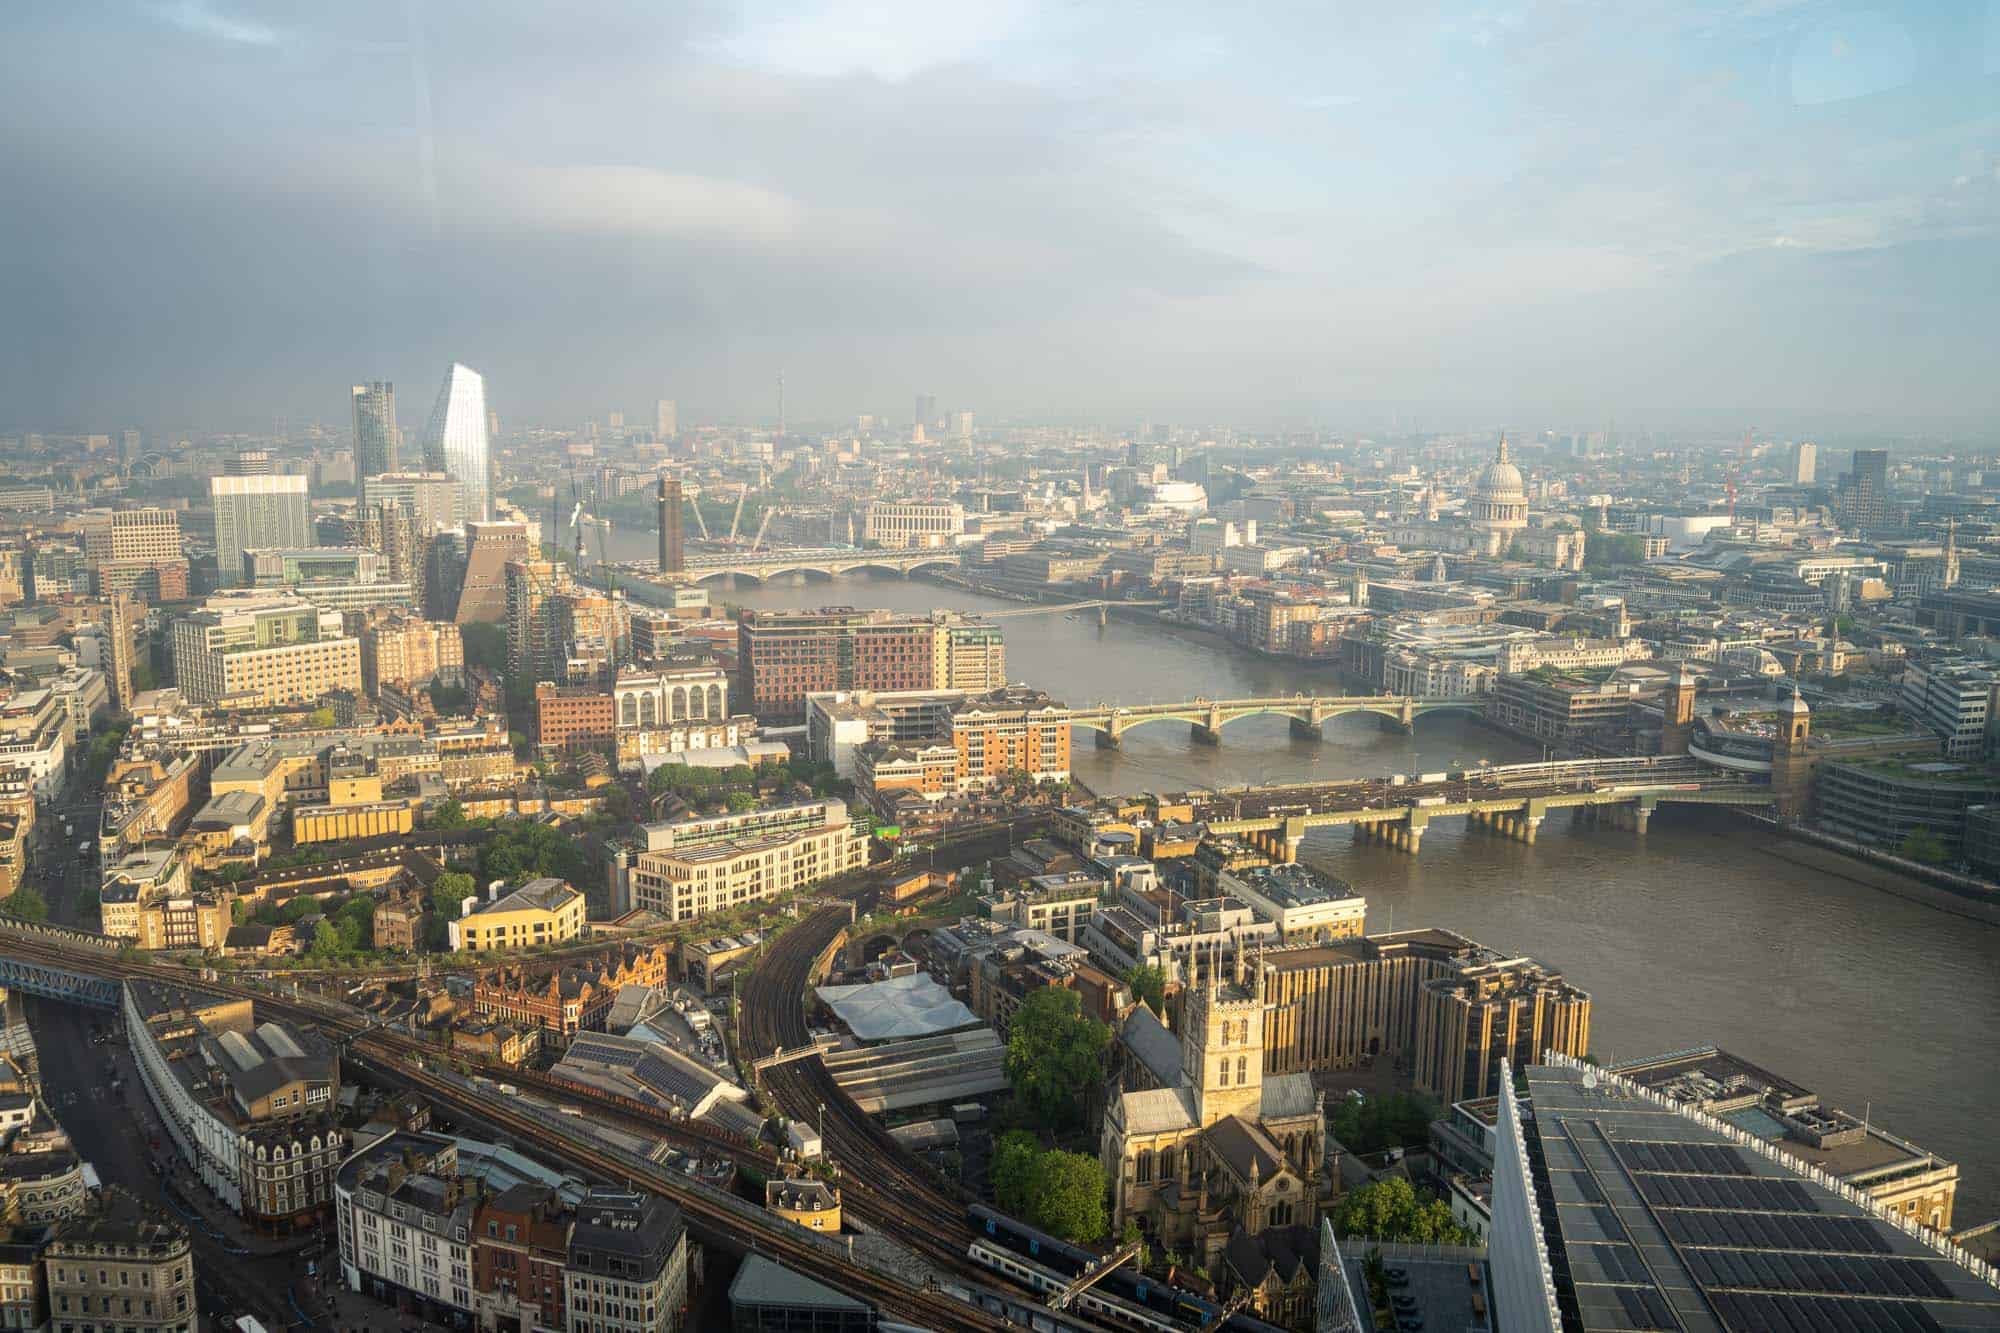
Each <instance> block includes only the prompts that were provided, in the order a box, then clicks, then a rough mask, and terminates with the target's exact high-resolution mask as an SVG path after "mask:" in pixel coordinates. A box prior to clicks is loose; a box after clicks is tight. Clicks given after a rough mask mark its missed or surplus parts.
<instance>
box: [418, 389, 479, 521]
mask: <svg viewBox="0 0 2000 1333" xmlns="http://www.w3.org/2000/svg"><path fill="white" fill-rule="evenodd" d="M489 443H490V442H489V441H488V439H487V433H486V379H485V377H484V376H482V375H481V374H480V373H479V372H478V371H476V370H473V369H471V368H470V367H468V366H462V365H460V364H458V363H457V362H456V361H454V362H452V365H451V369H450V370H449V371H447V372H446V373H445V377H444V387H443V388H442V389H440V390H438V396H437V405H436V406H434V407H432V408H431V420H430V425H429V427H428V428H426V429H425V431H424V467H425V469H426V470H428V471H431V472H445V473H449V474H450V475H451V477H452V479H453V480H454V481H456V482H457V483H458V485H459V493H460V495H461V497H462V498H463V500H464V502H465V518H466V521H467V522H471V523H483V522H485V521H486V520H487V519H488V518H489V517H491V513H490V507H489V504H488V493H489V490H490V487H491V485H492V481H491V474H490V471H489V469H490V467H491V462H490V457H491V454H490V449H489Z"/></svg>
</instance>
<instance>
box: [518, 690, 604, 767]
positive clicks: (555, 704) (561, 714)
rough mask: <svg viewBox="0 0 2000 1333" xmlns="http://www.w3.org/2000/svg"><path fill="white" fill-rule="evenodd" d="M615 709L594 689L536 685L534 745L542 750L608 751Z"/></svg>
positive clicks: (601, 691) (600, 692) (602, 692)
mask: <svg viewBox="0 0 2000 1333" xmlns="http://www.w3.org/2000/svg"><path fill="white" fill-rule="evenodd" d="M616 716H617V705H616V702H615V701H614V700H613V698H612V697H611V695H609V694H607V693H605V692H604V691H603V690H601V689H599V688H598V687H597V686H595V685H553V684H550V683H549V682H548V681H539V682H537V683H536V685H535V744H536V745H537V746H539V747H540V748H542V749H544V750H607V751H608V750H610V749H611V747H612V743H613V739H614V737H613V719H614V718H615V717H616Z"/></svg>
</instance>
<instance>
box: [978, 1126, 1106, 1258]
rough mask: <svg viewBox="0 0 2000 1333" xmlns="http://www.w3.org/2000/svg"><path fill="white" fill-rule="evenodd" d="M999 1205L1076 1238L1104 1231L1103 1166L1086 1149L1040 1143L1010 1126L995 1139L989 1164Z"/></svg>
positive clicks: (1086, 1239)
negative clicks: (1082, 1150) (1070, 1150)
mask: <svg viewBox="0 0 2000 1333" xmlns="http://www.w3.org/2000/svg"><path fill="white" fill-rule="evenodd" d="M988 1173H989V1175H990V1177H991V1179H992V1181H993V1199H994V1202H996V1203H997V1204H999V1205H1000V1210H1001V1211H1002V1212H1005V1213H1011V1214H1013V1215H1014V1216H1016V1217H1020V1218H1024V1219H1025V1220H1027V1221H1028V1222H1029V1223H1030V1224H1032V1225H1034V1226H1037V1227H1040V1228H1041V1229H1042V1230H1044V1231H1046V1232H1048V1233H1049V1234H1050V1235H1052V1236H1056V1237H1059V1238H1060V1239H1062V1240H1067V1241H1074V1242H1076V1243H1078V1244H1089V1243H1090V1242H1092V1241H1095V1240H1097V1239H1099V1238H1100V1237H1102V1236H1103V1235H1104V1233H1105V1230H1106V1229H1107V1227H1108V1226H1109V1222H1108V1220H1107V1218H1106V1217H1105V1211H1104V1167H1103V1165H1102V1164H1101V1163H1100V1162H1098V1160H1097V1159H1096V1158H1095V1157H1091V1156H1088V1155H1086V1154H1084V1153H1073V1152H1064V1151H1062V1150H1061V1149H1060V1148H1043V1147H1042V1146H1041V1145H1040V1144H1039V1143H1037V1142H1036V1141H1035V1136H1034V1135H1032V1134H1030V1133H1028V1132H1027V1131H1026V1130H1019V1129H1017V1130H1012V1131H1010V1132H1008V1133H1006V1134H1003V1135H1001V1136H1000V1138H999V1139H998V1140H997V1141H996V1142H995V1143H994V1145H993V1161H992V1165H991V1166H990V1167H989V1168H988Z"/></svg>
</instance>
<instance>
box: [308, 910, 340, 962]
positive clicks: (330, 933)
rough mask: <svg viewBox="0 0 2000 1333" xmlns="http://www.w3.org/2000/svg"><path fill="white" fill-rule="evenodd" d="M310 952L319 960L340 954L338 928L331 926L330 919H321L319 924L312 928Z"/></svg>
mask: <svg viewBox="0 0 2000 1333" xmlns="http://www.w3.org/2000/svg"><path fill="white" fill-rule="evenodd" d="M312 951H313V952H314V953H315V954H317V955H319V956H320V957H321V958H329V957H333V956H335V955H337V954H339V953H341V952H342V949H341V947H340V928H339V927H338V926H336V925H334V924H333V921H332V919H331V918H330V917H321V918H320V921H319V924H318V925H317V926H314V927H313V942H312Z"/></svg>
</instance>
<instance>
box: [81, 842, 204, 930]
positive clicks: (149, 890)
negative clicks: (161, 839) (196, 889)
mask: <svg viewBox="0 0 2000 1333" xmlns="http://www.w3.org/2000/svg"><path fill="white" fill-rule="evenodd" d="M187 896H188V871H187V862H186V861H185V860H184V859H183V858H182V857H181V855H180V852H179V851H178V850H176V849H175V848H172V847H164V848H154V849H151V850H147V851H134V852H129V853H127V854H126V855H124V856H122V857H119V858H118V859H117V860H115V861H114V860H111V859H110V858H109V855H108V854H107V856H106V859H105V861H104V862H103V869H102V870H101V871H100V872H99V883H98V888H97V913H98V918H99V928H100V929H102V930H103V932H104V933H105V934H106V935H110V936H112V937H113V938H115V939H121V940H131V941H133V942H134V943H135V944H136V943H138V942H139V941H140V939H141V936H142V935H143V934H145V933H146V932H145V927H144V925H143V924H142V921H141V918H142V916H143V915H144V913H145V910H146V909H147V908H148V907H151V906H153V905H155V904H157V903H162V902H167V901H170V900H174V899H184V898H186V897H187Z"/></svg>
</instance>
